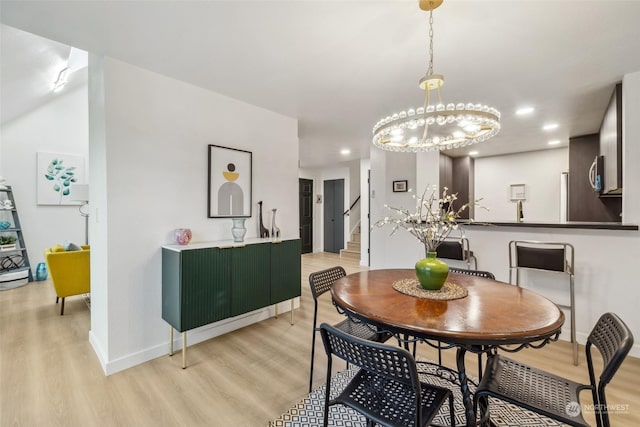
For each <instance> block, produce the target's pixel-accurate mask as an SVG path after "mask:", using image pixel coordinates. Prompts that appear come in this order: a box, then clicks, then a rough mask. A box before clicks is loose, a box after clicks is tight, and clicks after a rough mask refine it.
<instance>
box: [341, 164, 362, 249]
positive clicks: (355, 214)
mask: <svg viewBox="0 0 640 427" xmlns="http://www.w3.org/2000/svg"><path fill="white" fill-rule="evenodd" d="M347 166H348V167H349V187H348V191H349V197H348V202H347V204H346V205H345V207H344V210H347V209H349V207H350V206H351V204H352V203H353V202H355V201H356V199H357V198H358V196H360V195H361V194H360V160H353V161H351V162H348V163H347ZM345 191H347V188H345ZM360 199H361V201H360V202H358V203H357V204H356V205H355V206H354V207H353V209H351V211H350V212H349V217H348V219H349V221H348V223H349V225H348V226H347V228H346V230H345V231H346V232H347V241H348V240H350V238H351V231H352V230H353V229H354V228H355V227H356V226H357V225H358V223H359V222H360V210H361V207H362V197H360ZM345 248H346V246H345Z"/></svg>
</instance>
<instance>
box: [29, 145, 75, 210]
mask: <svg viewBox="0 0 640 427" xmlns="http://www.w3.org/2000/svg"><path fill="white" fill-rule="evenodd" d="M36 170H37V178H36V193H37V201H38V205H81V204H83V203H84V202H82V201H80V199H79V198H78V197H77V195H76V194H75V191H76V187H74V186H75V185H76V184H85V170H84V157H83V156H79V155H75V154H60V153H45V152H38V153H36Z"/></svg>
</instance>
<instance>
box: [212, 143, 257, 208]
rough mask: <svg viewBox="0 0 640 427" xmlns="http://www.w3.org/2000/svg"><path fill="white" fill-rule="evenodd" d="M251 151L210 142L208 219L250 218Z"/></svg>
mask: <svg viewBox="0 0 640 427" xmlns="http://www.w3.org/2000/svg"><path fill="white" fill-rule="evenodd" d="M251 162H252V153H251V151H245V150H238V149H237V148H228V147H221V146H218V145H209V171H208V178H209V180H208V196H207V208H208V213H207V214H208V217H209V218H249V217H251V208H252V202H251V184H252V177H251V168H252V163H251Z"/></svg>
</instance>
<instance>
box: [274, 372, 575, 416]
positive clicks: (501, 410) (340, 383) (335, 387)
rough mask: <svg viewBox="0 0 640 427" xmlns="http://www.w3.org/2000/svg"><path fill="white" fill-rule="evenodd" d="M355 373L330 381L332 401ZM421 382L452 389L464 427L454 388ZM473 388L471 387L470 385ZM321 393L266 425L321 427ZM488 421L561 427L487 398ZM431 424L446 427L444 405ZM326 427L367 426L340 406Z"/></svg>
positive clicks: (433, 379) (442, 383)
mask: <svg viewBox="0 0 640 427" xmlns="http://www.w3.org/2000/svg"><path fill="white" fill-rule="evenodd" d="M356 372H357V370H355V369H348V370H345V371H342V372H339V373H338V374H336V375H335V376H334V377H333V379H332V381H331V398H334V397H335V396H337V395H338V393H339V392H340V391H342V390H343V389H344V387H345V386H346V385H347V383H348V382H349V380H350V379H351V378H352V377H353V375H354V374H355V373H356ZM421 379H422V380H423V381H424V382H427V383H430V384H434V385H439V386H442V387H448V388H450V389H452V390H454V407H455V418H456V425H465V423H466V420H465V418H464V408H463V406H462V397H461V393H460V389H459V387H458V386H457V385H453V384H451V383H449V382H447V381H446V380H444V379H441V378H438V377H434V376H432V375H424V376H423V375H421ZM472 387H473V386H472ZM324 393H325V386H324V385H322V386H320V387H318V388H316V389H315V390H313V391H312V392H311V393H310V394H309V395H308V396H307V397H305V398H304V399H302V400H301V401H300V402H298V403H297V404H296V405H294V406H293V407H292V408H291V409H289V410H288V411H287V412H286V413H284V414H282V415H281V416H280V417H279V418H278V419H276V420H275V421H272V422H270V423H269V427H314V426H321V425H322V420H323V415H324ZM489 406H490V411H491V422H492V423H493V424H494V425H496V426H510V427H511V426H527V427H534V426H536V427H537V426H560V425H562V424H559V423H556V422H555V421H553V420H550V419H548V418H544V417H541V416H539V415H538V414H535V413H533V412H531V411H527V410H524V409H521V408H519V407H517V406H514V405H511V404H508V403H505V402H502V401H499V400H495V399H490V401H489ZM433 422H434V424H438V425H443V426H448V425H451V422H450V420H449V408H448V405H447V404H446V403H445V404H444V405H443V406H442V408H441V410H440V413H438V415H437V416H436V418H435V419H434V421H433ZM329 425H330V426H340V427H366V425H367V421H366V419H365V418H364V417H363V416H362V415H360V414H359V413H357V412H356V411H354V410H353V409H351V408H348V407H346V406H342V405H333V406H331V407H329Z"/></svg>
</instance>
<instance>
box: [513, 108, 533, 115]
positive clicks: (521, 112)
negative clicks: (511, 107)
mask: <svg viewBox="0 0 640 427" xmlns="http://www.w3.org/2000/svg"><path fill="white" fill-rule="evenodd" d="M534 111H535V108H533V107H521V108H518V109H517V110H516V114H517V115H519V116H524V115H527V114H531V113H533V112H534Z"/></svg>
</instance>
